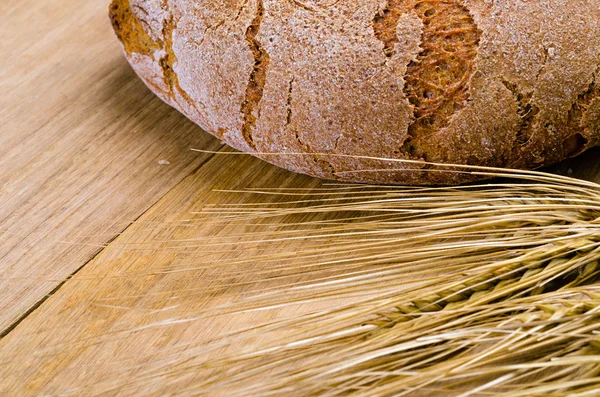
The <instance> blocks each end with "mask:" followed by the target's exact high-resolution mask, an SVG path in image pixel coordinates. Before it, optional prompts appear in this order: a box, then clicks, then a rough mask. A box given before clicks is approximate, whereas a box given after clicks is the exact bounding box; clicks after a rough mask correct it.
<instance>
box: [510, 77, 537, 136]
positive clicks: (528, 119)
mask: <svg viewBox="0 0 600 397" xmlns="http://www.w3.org/2000/svg"><path fill="white" fill-rule="evenodd" d="M502 84H503V85H504V87H506V89H507V90H509V91H510V92H511V93H512V95H513V96H514V98H515V101H516V102H517V107H518V110H517V115H518V116H519V119H520V120H521V123H520V125H519V130H518V131H517V134H516V136H515V142H514V145H515V146H517V145H519V146H524V145H526V144H527V143H528V142H529V141H530V140H531V137H532V135H533V130H534V123H535V120H536V118H537V116H538V114H539V113H540V108H539V107H537V106H536V105H534V104H533V103H532V98H533V93H532V92H528V93H523V92H522V91H521V90H520V89H519V87H518V86H517V84H514V83H511V82H510V81H508V80H502Z"/></svg>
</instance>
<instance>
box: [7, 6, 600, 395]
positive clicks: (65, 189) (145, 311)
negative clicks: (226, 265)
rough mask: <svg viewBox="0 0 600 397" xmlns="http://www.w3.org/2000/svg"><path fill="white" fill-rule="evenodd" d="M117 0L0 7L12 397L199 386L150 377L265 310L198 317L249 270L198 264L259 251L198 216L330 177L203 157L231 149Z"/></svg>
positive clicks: (583, 170) (592, 160)
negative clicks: (120, 16)
mask: <svg viewBox="0 0 600 397" xmlns="http://www.w3.org/2000/svg"><path fill="white" fill-rule="evenodd" d="M107 2H108V0H107V1H102V0H99V1H85V2H67V1H64V0H46V1H39V0H3V1H2V2H1V3H0V16H2V19H3V23H2V24H1V25H0V37H2V48H3V56H2V57H0V84H1V88H2V93H3V95H2V96H1V97H0V120H2V123H1V127H0V337H1V339H0V395H3V396H4V395H7V396H9V395H10V396H17V395H19V396H24V395H98V394H104V395H164V394H167V393H175V392H177V391H178V390H179V391H184V390H188V389H186V388H188V387H193V385H194V382H196V381H197V380H198V378H197V376H198V375H197V374H193V373H186V372H182V373H169V371H163V372H162V375H160V377H162V378H160V379H163V378H164V379H163V380H165V379H167V378H168V382H166V381H164V382H161V381H157V379H159V378H158V375H155V373H154V372H153V371H156V370H157V368H158V367H159V366H160V365H163V366H164V365H167V364H168V363H170V362H177V361H178V360H179V359H180V358H181V357H183V356H182V355H183V354H184V352H185V351H186V350H189V349H190V348H191V346H194V347H196V348H200V350H199V351H202V349H201V347H202V346H203V341H206V340H208V339H209V338H211V337H214V336H215V335H219V334H224V333H225V332H228V331H231V330H235V329H238V328H240V327H242V326H244V324H248V323H252V321H257V319H256V317H257V316H258V315H254V317H252V316H250V315H245V316H237V317H235V318H231V317H227V318H219V319H211V320H206V319H204V320H202V321H200V320H199V319H198V318H196V314H197V313H198V311H199V310H202V309H205V308H207V307H210V306H214V305H216V304H217V303H219V302H225V301H227V300H228V298H229V297H231V296H235V295H236V294H239V293H240V292H241V291H243V289H244V288H245V287H243V286H241V285H243V284H244V282H246V281H251V280H252V272H251V271H247V272H237V273H235V275H232V276H231V277H230V278H229V279H227V282H226V283H225V282H224V281H223V280H224V278H223V277H220V276H219V275H216V274H213V273H214V272H215V270H214V269H212V270H207V269H205V268H202V267H195V266H194V263H195V260H196V259H197V258H202V260H203V261H205V262H206V261H207V260H214V261H215V263H216V262H218V261H225V262H226V261H227V260H230V259H232V258H238V257H241V256H248V255H252V254H253V253H254V254H256V253H257V252H258V250H259V249H260V248H259V247H253V246H250V247H247V246H245V247H243V249H242V248H239V247H238V249H229V250H217V249H215V250H207V245H206V244H200V243H198V244H194V243H193V242H203V241H204V242H205V241H208V240H211V239H213V238H214V237H215V236H219V235H223V236H226V235H228V233H229V235H232V234H233V233H235V232H238V231H239V225H230V226H227V225H223V224H220V225H215V224H211V223H201V222H194V215H193V213H194V212H195V211H198V210H201V209H202V208H203V207H204V206H206V205H208V204H213V203H243V202H245V201H246V200H249V198H248V197H247V196H245V195H234V194H226V193H222V192H218V191H216V190H218V189H228V188H236V187H237V188H243V187H254V186H260V187H286V186H294V187H317V186H319V185H320V184H321V183H322V182H320V181H318V180H315V179H312V178H309V177H305V176H301V175H296V174H293V173H290V172H287V171H284V170H280V169H277V168H275V167H272V166H270V165H268V164H265V163H262V162H261V161H259V160H256V159H253V158H251V157H249V156H238V155H234V156H231V155H219V154H217V155H211V154H204V153H199V152H195V151H192V150H191V149H192V148H198V149H204V150H207V151H217V150H227V149H223V146H222V144H221V143H220V142H219V141H218V140H216V139H214V138H213V137H211V136H210V135H208V134H207V133H205V132H203V131H202V130H200V128H198V127H197V126H195V125H194V124H192V123H191V122H189V121H188V120H186V119H185V118H184V117H183V116H181V115H180V114H179V113H177V112H176V111H174V110H172V109H171V108H169V107H168V106H167V105H165V104H163V103H162V102H160V100H158V99H157V98H155V97H154V96H153V95H152V94H151V93H150V92H149V91H148V90H147V89H146V87H145V86H144V85H143V84H142V83H141V82H140V81H139V80H138V79H137V78H136V76H135V75H134V74H133V72H132V71H131V69H130V68H129V66H128V65H127V63H126V61H125V59H124V57H123V56H122V53H121V49H120V46H119V44H118V43H117V41H116V39H115V37H114V35H113V34H112V32H111V29H110V24H109V22H108V18H107V7H108V4H107ZM599 158H600V151H598V150H592V151H590V152H588V153H586V154H584V155H583V156H580V157H579V158H577V159H573V160H570V161H567V162H564V163H562V164H560V165H558V166H556V167H553V169H552V170H553V172H561V173H566V172H569V173H571V174H572V175H574V176H576V177H580V178H584V179H588V180H595V181H598V182H600V161H599ZM315 217H317V215H315ZM224 238H225V237H224ZM211 241H212V240H211ZM182 242H183V243H182ZM190 242H192V243H190ZM249 270H250V269H249ZM234 285H237V286H234ZM297 310H302V308H298V309H297ZM294 314H297V312H295V313H291V312H286V311H285V310H279V311H274V312H272V313H266V314H260V316H262V317H265V316H283V317H285V316H290V315H294ZM178 355H179V356H178ZM178 357H179V358H178ZM185 357H189V352H188V355H187V356H185ZM149 374H150V375H152V376H151V377H150V378H151V379H153V381H152V382H150V381H148V379H149ZM153 374H154V375H153ZM169 377H170V378H169ZM165 385H168V389H165V387H167V386H165Z"/></svg>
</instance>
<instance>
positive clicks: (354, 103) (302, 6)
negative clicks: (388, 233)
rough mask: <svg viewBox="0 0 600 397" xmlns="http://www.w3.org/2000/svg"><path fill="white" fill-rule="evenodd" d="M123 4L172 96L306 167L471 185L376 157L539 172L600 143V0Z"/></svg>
mask: <svg viewBox="0 0 600 397" xmlns="http://www.w3.org/2000/svg"><path fill="white" fill-rule="evenodd" d="M110 16H111V21H112V24H113V27H114V30H115V32H116V34H117V36H118V38H119V40H121V42H122V43H123V45H124V48H125V52H126V54H127V56H128V58H129V60H130V62H131V63H132V65H133V67H134V68H135V69H136V72H137V73H138V74H139V75H140V76H141V77H142V78H143V79H144V81H145V82H146V83H147V84H148V86H149V87H150V88H151V89H152V90H153V91H154V92H156V93H157V94H158V95H159V96H161V98H163V99H164V100H165V101H167V102H168V103H170V104H171V105H173V106H175V107H177V108H178V109H180V110H181V111H182V112H183V113H185V114H186V115H187V116H188V117H190V118H191V119H193V120H194V121H196V122H197V123H198V124H199V125H201V126H202V127H203V128H205V129H206V130H208V131H209V132H211V133H213V134H215V135H217V136H218V137H220V138H222V139H223V140H225V141H226V142H227V143H229V144H230V145H232V146H233V147H235V148H237V149H240V150H245V151H249V152H254V153H255V154H256V155H258V156H259V157H261V158H264V159H265V160H267V161H269V162H272V163H274V164H277V165H279V166H282V167H286V168H289V169H292V170H294V171H299V172H304V173H307V174H311V175H315V176H320V177H325V178H335V179H340V180H350V181H363V182H379V183H407V184H434V183H436V184H437V183H461V182H465V181H467V180H469V179H470V178H468V177H466V176H464V175H460V174H449V173H439V172H435V170H434V169H431V168H430V167H423V165H419V164H403V163H399V162H397V161H380V160H376V159H373V158H371V159H367V158H364V157H360V156H368V157H384V158H391V159H398V160H402V159H408V160H422V159H425V160H429V161H434V162H446V163H459V164H473V165H486V166H496V167H506V166H509V167H515V168H537V167H540V166H543V165H548V164H551V163H554V162H556V161H559V160H561V159H564V158H567V157H571V156H574V155H576V154H579V153H580V152H582V151H583V150H585V149H587V148H588V147H591V146H593V145H598V144H600V131H599V126H600V121H599V118H600V84H599V83H598V81H599V79H600V76H599V75H600V9H599V8H598V7H597V3H596V0H573V1H571V2H568V4H566V3H563V2H553V1H550V0H540V1H536V2H526V3H525V2H520V3H519V5H516V4H513V3H512V2H508V1H497V2H489V1H486V0H387V1H386V0H377V1H373V0H345V1H342V2H328V3H327V4H326V3H325V2H322V1H320V0H304V1H302V2H300V1H289V2H288V1H283V2H282V1H274V0H223V1H220V2H216V1H214V2H211V1H207V2H202V4H201V5H200V3H199V2H198V1H197V0H179V1H177V2H176V1H169V0H113V4H112V5H111V7H110ZM261 152H269V153H280V154H279V155H264V154H261ZM285 153H294V154H285ZM297 153H306V155H298V154H297ZM315 153H319V154H317V155H315ZM340 155H341V156H340ZM349 156H350V157H349ZM352 156H359V157H352Z"/></svg>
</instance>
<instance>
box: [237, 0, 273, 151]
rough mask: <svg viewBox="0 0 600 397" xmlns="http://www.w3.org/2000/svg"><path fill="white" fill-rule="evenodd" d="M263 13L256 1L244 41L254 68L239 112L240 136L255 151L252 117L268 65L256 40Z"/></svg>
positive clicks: (260, 3)
mask: <svg viewBox="0 0 600 397" xmlns="http://www.w3.org/2000/svg"><path fill="white" fill-rule="evenodd" d="M264 12H265V9H264V4H263V0H257V2H256V16H255V18H254V20H253V21H252V22H251V23H250V26H248V29H247V30H246V41H247V43H248V48H249V49H250V51H252V55H253V56H254V66H253V68H252V73H250V79H249V81H248V86H247V87H246V95H245V99H244V102H243V103H242V106H241V110H240V111H241V113H242V115H243V116H244V124H243V126H242V135H243V137H244V140H245V141H246V143H247V144H248V146H250V147H251V148H252V149H253V150H255V151H256V145H255V143H254V140H253V138H252V133H253V132H252V130H253V129H254V125H255V124H256V121H257V117H256V116H255V115H254V111H255V109H256V107H257V106H258V105H259V103H260V101H261V99H262V97H263V93H264V89H265V84H266V78H267V69H268V68H269V63H270V58H269V54H267V52H266V50H265V49H264V48H263V46H262V44H261V43H260V41H259V40H258V39H257V38H256V36H257V35H258V31H259V30H260V25H261V23H262V19H263V16H264Z"/></svg>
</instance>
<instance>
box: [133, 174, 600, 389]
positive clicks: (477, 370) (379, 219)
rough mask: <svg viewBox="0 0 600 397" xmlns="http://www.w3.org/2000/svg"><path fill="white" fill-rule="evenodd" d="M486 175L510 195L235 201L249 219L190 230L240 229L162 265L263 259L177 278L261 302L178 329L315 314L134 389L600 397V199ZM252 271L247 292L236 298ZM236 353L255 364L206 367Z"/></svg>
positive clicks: (172, 359)
mask: <svg viewBox="0 0 600 397" xmlns="http://www.w3.org/2000/svg"><path fill="white" fill-rule="evenodd" d="M465 172H466V171H465ZM480 172H481V173H482V174H485V175H486V176H491V175H499V176H502V177H512V178H513V179H512V180H510V181H501V182H495V183H491V184H476V185H469V186H461V187H437V188H432V187H427V188H422V187H421V188H418V187H390V186H367V185H347V184H325V185H323V186H322V187H320V188H314V189H260V188H254V189H245V190H237V191H225V192H223V194H228V195H237V194H242V195H250V196H252V198H253V203H252V204H247V205H223V204H217V205H214V206H207V207H205V208H203V209H202V210H201V211H198V213H196V214H195V216H196V218H195V219H194V222H198V223H201V224H203V225H212V226H214V227H215V228H217V229H218V228H219V225H224V226H225V225H227V226H228V227H232V226H233V227H235V226H238V228H236V229H235V231H234V232H231V233H228V234H219V235H216V236H214V237H206V236H204V237H203V238H202V240H196V239H192V240H184V241H169V242H165V244H167V246H166V248H168V249H177V250H179V251H182V252H185V251H186V250H188V249H197V248H198V247H201V248H202V252H204V253H207V255H208V254H209V253H211V252H218V253H227V252H239V251H240V248H243V247H245V246H249V247H250V246H251V247H255V246H259V247H262V253H259V254H255V255H252V256H246V257H241V258H240V257H236V258H234V259H231V258H227V259H224V260H218V261H213V260H210V261H209V260H205V259H203V258H192V259H193V266H192V267H190V268H188V269H181V268H173V269H164V272H171V271H172V272H182V271H189V270H195V269H200V268H201V269H209V270H210V269H218V270H219V271H218V272H215V275H214V276H212V278H211V281H212V282H213V283H214V284H215V285H216V287H215V288H222V287H223V286H231V287H240V286H242V287H247V291H246V290H245V291H246V292H245V293H244V295H241V296H240V297H239V299H238V300H235V301H232V302H230V303H227V304H223V305H219V306H217V307H212V308H209V309H205V310H202V311H200V312H198V313H196V314H197V315H196V316H195V317H192V318H187V319H181V321H210V320H211V317H214V316H236V315H239V314H242V313H248V312H250V313H252V312H254V311H269V310H279V309H282V308H283V309H291V310H294V309H295V307H296V306H301V305H303V304H305V303H310V304H314V303H319V309H315V310H312V311H309V312H303V313H302V314H301V315H298V316H292V317H291V318H290V317H288V318H283V319H278V320H273V321H266V322H264V323H257V324H248V328H247V329H244V330H238V331H234V332H232V333H231V334H228V335H221V336H215V338H214V340H213V342H212V344H211V345H210V346H206V345H195V344H193V343H189V344H186V345H185V346H181V349H179V348H177V349H174V350H173V354H172V355H165V357H164V360H163V361H161V362H157V363H154V365H153V366H152V368H151V369H149V370H147V371H145V372H144V373H142V374H138V376H136V378H135V379H130V380H128V382H129V383H128V385H130V386H132V387H135V386H136V385H139V384H148V383H152V382H161V383H162V385H163V386H164V387H168V385H169V384H170V383H169V382H174V383H176V382H177V380H178V379H185V378H186V377H187V376H197V375H198V374H201V377H202V380H201V381H200V382H193V383H192V385H191V386H189V387H188V388H187V389H182V390H181V392H182V393H187V394H190V395H211V396H212V395H231V396H250V395H251V396H279V395H285V394H288V395H302V396H309V395H323V396H341V395H361V396H362V395H366V396H371V395H372V396H401V395H410V396H413V395H414V396H431V395H442V396H461V397H462V396H486V395H502V396H510V397H518V396H582V397H583V396H594V395H598V394H599V393H600V390H598V388H599V385H600V321H599V320H600V283H598V282H597V281H598V279H599V274H600V265H599V261H600V186H598V185H596V184H593V183H591V182H585V181H578V180H575V179H571V178H568V177H561V176H555V175H550V174H544V173H539V172H533V171H532V172H524V173H519V172H515V171H510V170H495V169H484V170H480ZM251 201H252V200H251ZM315 215H318V216H317V218H316V219H318V220H316V221H315V220H314V219H315ZM274 236H275V237H274ZM249 267H251V269H252V270H251V271H250V270H249ZM224 269H225V270H224ZM250 272H251V274H252V277H251V280H249V281H244V282H238V283H236V284H232V283H230V281H229V278H230V277H233V276H235V275H238V274H247V273H250ZM201 288H202V289H203V290H205V289H206V287H201ZM184 293H185V292H184V291H177V294H178V296H183V294H184ZM189 293H190V294H194V293H195V291H189ZM323 307H325V308H323ZM175 320H177V321H179V320H178V319H174V321H175ZM232 341H236V343H237V344H240V345H245V347H244V348H241V350H239V351H237V352H235V354H231V353H228V354H225V355H222V354H217V356H216V358H213V359H209V360H207V359H205V357H206V355H207V352H211V353H214V352H219V351H220V350H221V349H224V348H225V349H226V348H228V346H229V345H230V344H231V342H232ZM179 386H180V385H178V387H179Z"/></svg>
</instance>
